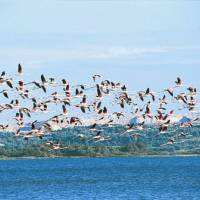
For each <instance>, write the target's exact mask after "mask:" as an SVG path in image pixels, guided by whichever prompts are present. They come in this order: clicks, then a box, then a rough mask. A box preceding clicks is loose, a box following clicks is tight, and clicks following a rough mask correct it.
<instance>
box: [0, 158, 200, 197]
mask: <svg viewBox="0 0 200 200" xmlns="http://www.w3.org/2000/svg"><path fill="white" fill-rule="evenodd" d="M0 199H2V200H3V199H4V200H6V199H13V200H14V199H15V200H16V199H26V200H28V199H41V200H44V199H51V200H54V199H59V200H61V199H87V200H88V199H159V200H160V199H187V200H188V199H190V200H191V199H198V200H199V199H200V157H163V158H161V157H152V158H150V157H132V158H76V159H73V158H68V159H47V160H8V161H0Z"/></svg>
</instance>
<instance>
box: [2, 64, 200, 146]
mask: <svg viewBox="0 0 200 200" xmlns="http://www.w3.org/2000/svg"><path fill="white" fill-rule="evenodd" d="M0 87H1V90H0V95H2V97H1V98H2V99H3V100H2V102H5V103H1V104H0V113H1V114H2V113H7V117H10V116H12V120H13V123H14V125H13V124H11V123H10V122H9V123H7V124H0V131H1V132H7V131H9V130H12V132H13V134H15V136H16V137H22V138H24V139H25V140H29V139H30V138H40V139H43V137H45V135H46V134H50V133H51V132H52V131H56V130H60V129H63V128H68V127H74V126H85V127H87V129H88V131H89V132H90V133H91V134H90V136H88V135H85V134H82V133H81V134H78V135H77V138H79V139H80V140H81V141H85V140H88V141H91V142H95V143H96V142H103V141H106V140H111V139H112V137H111V136H108V135H106V134H105V133H104V132H103V130H101V129H100V128H99V125H104V126H106V127H113V126H115V125H116V124H119V123H124V127H125V129H126V130H125V132H123V133H120V135H121V136H125V135H129V136H133V137H139V134H138V131H139V130H143V129H145V126H146V125H147V124H149V123H150V122H153V124H154V126H155V127H157V128H158V133H159V134H166V133H167V131H168V127H170V126H175V125H176V126H179V127H191V126H193V123H195V122H198V120H199V118H198V115H197V114H198V110H197V108H198V101H197V95H198V93H197V89H196V88H195V87H192V86H188V85H185V84H184V83H183V82H182V80H181V79H180V78H179V77H178V78H177V80H175V82H174V83H173V85H172V87H169V88H166V89H164V90H163V91H160V92H154V91H152V90H151V89H150V88H147V89H146V90H144V91H129V90H128V89H127V86H126V85H123V84H122V83H120V82H114V81H111V80H104V79H103V78H102V77H101V76H100V75H97V74H96V75H93V76H92V77H91V84H89V85H85V84H80V85H75V86H74V85H73V86H72V85H70V83H69V82H68V80H66V79H61V80H56V79H54V78H47V77H45V76H44V75H43V74H42V75H41V77H40V79H39V80H34V81H28V82H25V81H24V76H23V69H22V66H21V65H20V64H19V65H18V70H17V74H16V75H14V76H10V75H8V74H7V73H6V72H5V71H3V72H2V73H1V75H0ZM172 108H173V109H172ZM51 111H55V112H57V114H56V115H55V114H54V115H53V116H50V117H48V119H45V120H44V121H43V123H42V124H41V125H40V126H38V123H39V122H38V121H37V117H38V116H40V117H41V116H47V115H48V116H49V115H51ZM177 112H180V113H181V112H184V113H187V115H189V116H190V118H187V119H188V120H186V121H183V122H180V123H177V124H176V123H174V121H173V119H174V117H175V116H176V115H177V114H179V113H177ZM10 113H11V114H10ZM13 113H14V114H13ZM52 113H54V112H52ZM127 118H129V119H131V118H132V119H134V120H132V121H131V120H127ZM11 126H12V127H11ZM27 126H30V128H29V129H28V130H27V129H24V127H27ZM11 128H12V129H11ZM178 137H184V133H183V132H182V133H181V132H180V133H179V134H178ZM175 143H176V139H175V137H172V138H170V139H169V140H168V141H167V142H166V143H165V144H163V145H173V144H175ZM45 145H47V146H48V147H49V148H50V150H59V149H63V148H67V147H64V146H63V145H62V144H61V143H55V142H53V141H48V142H45Z"/></svg>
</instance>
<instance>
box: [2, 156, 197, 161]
mask: <svg viewBox="0 0 200 200" xmlns="http://www.w3.org/2000/svg"><path fill="white" fill-rule="evenodd" d="M199 156H200V154H174V155H173V154H169V155H164V154H161V155H148V154H138V155H116V156H54V157H36V156H26V157H5V158H3V157H2V158H0V161H3V160H47V159H63V158H64V159H79V158H91V159H92V158H115V157H118V158H128V157H141V158H142V157H152V158H153V157H163V158H164V157H199Z"/></svg>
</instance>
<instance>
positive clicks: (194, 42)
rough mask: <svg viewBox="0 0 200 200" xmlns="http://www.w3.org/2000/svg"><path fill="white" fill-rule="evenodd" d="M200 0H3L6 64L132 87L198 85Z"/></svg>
mask: <svg viewBox="0 0 200 200" xmlns="http://www.w3.org/2000/svg"><path fill="white" fill-rule="evenodd" d="M199 10H200V2H199V1H178V0H177V1H165V2H161V1H119V0H116V1H84V0H82V1H81V0H75V1H69V0H68V1H67V0H43V1H39V0H38V1H37V0H36V1H20V0H19V1H12V0H1V1H0V66H1V67H0V69H1V70H4V69H6V70H7V71H8V72H9V73H15V71H16V67H17V64H18V63H22V65H23V67H24V71H25V76H26V77H28V78H29V79H37V78H39V76H40V74H41V73H44V74H46V75H47V76H55V77H57V78H67V79H69V80H70V81H72V83H81V82H85V81H87V80H88V78H89V77H91V75H92V74H94V73H95V74H101V75H103V76H104V77H105V78H108V79H113V80H116V81H122V82H124V83H125V84H127V85H128V86H129V88H131V89H133V90H134V89H136V90H138V89H144V88H146V87H148V86H150V87H151V88H153V89H155V90H159V89H161V88H163V87H168V86H169V85H170V83H173V81H174V80H175V79H176V77H177V76H180V77H182V78H183V79H184V80H185V82H186V83H191V84H192V85H195V86H197V87H198V86H199V87H200V82H199V75H200V68H199V67H200V37H199V36H200V23H199V19H200V13H199Z"/></svg>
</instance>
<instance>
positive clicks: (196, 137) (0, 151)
mask: <svg viewBox="0 0 200 200" xmlns="http://www.w3.org/2000/svg"><path fill="white" fill-rule="evenodd" d="M97 129H101V130H103V133H102V134H105V135H109V136H111V137H112V140H109V141H104V142H97V143H95V142H93V141H88V140H85V141H81V140H80V139H79V138H78V134H84V135H86V136H87V137H88V138H90V137H91V136H94V135H95V133H93V132H91V131H88V128H87V127H74V128H67V129H63V130H61V131H57V132H52V133H49V134H46V136H45V137H43V139H39V138H32V139H29V140H28V141H26V140H24V139H23V138H22V137H16V136H15V135H14V134H12V133H1V134H0V144H1V145H0V156H1V157H24V156H36V157H55V156H115V155H138V154H144V155H169V154H172V155H175V154H200V125H195V126H193V127H188V128H178V127H171V128H169V130H168V132H167V133H162V134H160V133H159V132H158V129H157V128H154V127H152V126H147V127H146V128H145V129H144V130H142V131H139V130H138V131H136V132H133V133H132V134H134V135H132V136H130V133H129V135H128V134H123V133H124V131H125V130H126V129H125V127H124V126H123V125H116V126H114V127H106V126H102V125H99V126H98V127H97ZM122 134H123V135H122ZM170 138H174V140H175V144H173V145H167V144H166V143H167V141H168V140H169V139H170ZM49 140H51V141H54V142H60V143H62V144H63V145H64V146H68V148H67V149H64V150H59V151H49V148H48V147H47V146H45V145H44V143H45V142H47V141H49Z"/></svg>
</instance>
